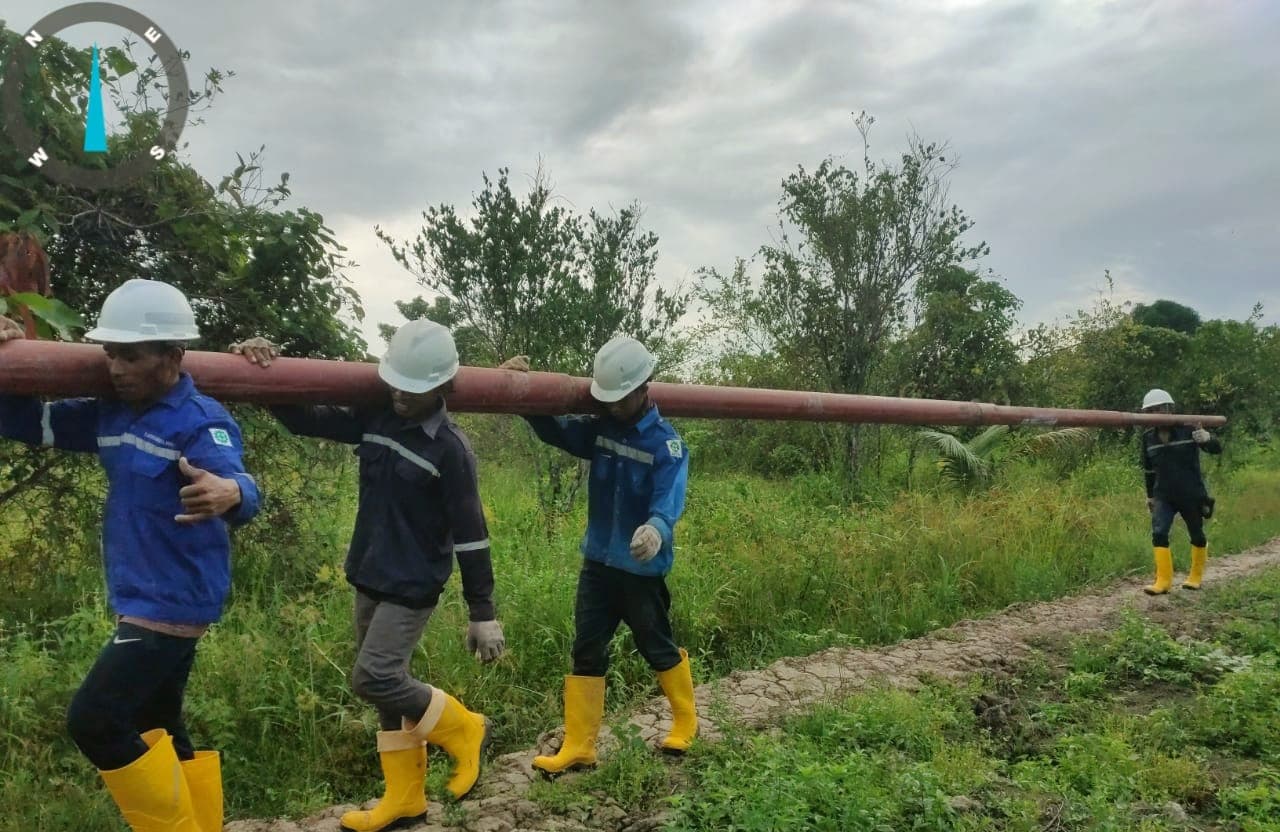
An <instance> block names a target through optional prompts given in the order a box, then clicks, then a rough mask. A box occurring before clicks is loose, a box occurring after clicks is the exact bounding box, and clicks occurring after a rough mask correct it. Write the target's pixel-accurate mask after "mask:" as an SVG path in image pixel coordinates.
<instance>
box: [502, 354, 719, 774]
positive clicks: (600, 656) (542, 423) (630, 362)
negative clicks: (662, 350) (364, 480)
mask: <svg viewBox="0 0 1280 832" xmlns="http://www.w3.org/2000/svg"><path fill="white" fill-rule="evenodd" d="M656 364H657V362H656V360H655V359H654V357H653V355H652V354H650V352H649V351H648V350H647V349H645V347H644V345H643V344H641V343H640V342H639V341H637V340H635V339H634V338H628V337H625V336H618V337H616V338H614V339H612V340H611V341H609V343H607V344H605V345H604V346H603V347H601V348H600V351H599V352H598V353H596V360H595V368H594V372H593V379H592V383H591V395H592V397H593V398H595V399H596V401H598V402H600V404H601V407H602V410H603V411H604V415H601V416H587V417H565V416H555V417H552V416H527V417H525V418H526V420H527V421H528V422H529V425H530V426H531V427H532V428H533V430H534V433H536V434H537V435H538V438H539V439H541V440H542V441H544V442H546V443H548V444H550V445H554V446H556V447H557V448H561V449H563V450H565V451H568V452H569V453H571V454H573V455H574V456H577V457H581V458H582V459H589V460H591V474H590V480H589V484H588V486H587V514H588V517H587V531H586V534H585V536H584V537H583V539H582V545H581V547H580V548H581V551H582V556H583V562H582V571H581V572H580V573H579V575H578V592H577V598H576V601H575V605H574V628H575V636H574V642H573V673H572V674H571V675H569V676H566V677H565V683H564V720H565V734H564V742H563V743H562V744H561V746H560V751H559V753H557V754H555V755H551V756H540V757H536V758H534V760H533V767H534V768H535V769H538V770H540V771H542V772H543V773H545V774H548V775H556V774H559V773H561V772H563V771H567V770H569V769H573V768H578V767H582V766H590V765H593V764H594V763H595V762H596V737H597V734H598V733H599V730H600V722H601V720H602V718H603V716H604V688H605V685H604V675H605V671H606V669H607V667H608V650H609V642H610V641H611V640H612V639H613V634H614V633H615V632H616V631H617V629H618V625H619V624H620V623H622V622H626V624H627V626H628V627H629V628H630V629H631V634H632V636H633V637H634V638H635V642H636V648H637V649H638V650H639V651H640V654H641V655H642V656H644V658H645V661H647V662H648V663H649V666H650V667H652V668H653V669H654V670H655V671H656V672H657V674H658V681H659V683H660V684H661V686H662V690H663V692H664V693H665V694H666V696H667V700H668V701H669V702H670V704H671V715H672V725H671V732H670V733H669V734H668V736H667V737H666V739H664V740H663V741H662V744H661V748H662V750H663V751H666V752H668V753H673V754H682V753H684V752H685V751H686V750H688V748H689V746H690V745H691V744H692V742H693V738H694V736H695V735H696V734H697V732H698V716H697V710H696V707H695V703H694V698H693V677H692V675H691V672H690V668H689V656H688V654H687V653H686V652H685V651H684V650H683V649H681V648H679V647H677V646H676V642H675V638H674V636H673V635H672V632H671V619H670V615H669V612H670V607H671V594H670V593H669V592H668V591H667V582H666V575H667V574H668V573H670V572H671V566H672V562H673V560H674V550H673V535H674V529H675V525H676V521H678V520H679V519H680V515H681V514H682V513H683V512H684V502H685V490H686V486H687V484H688V477H689V451H688V448H687V447H685V445H684V443H683V442H682V441H681V440H680V436H679V434H677V433H676V431H675V429H674V428H672V427H671V425H670V424H668V423H667V422H666V421H665V420H664V419H663V418H662V416H661V415H660V414H659V413H658V408H657V406H656V405H655V404H654V403H653V402H652V401H651V400H650V399H649V380H650V378H651V377H652V376H653V371H654V368H655V366H656ZM502 368H503V369H508V370H518V371H526V372H527V371H528V369H529V362H528V359H527V358H526V357H525V356H516V357H515V358H512V359H510V360H508V361H507V362H505V363H504V364H503V365H502Z"/></svg>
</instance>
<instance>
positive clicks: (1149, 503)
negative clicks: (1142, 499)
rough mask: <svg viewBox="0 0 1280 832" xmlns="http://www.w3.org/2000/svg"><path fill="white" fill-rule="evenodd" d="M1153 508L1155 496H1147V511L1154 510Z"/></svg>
mask: <svg viewBox="0 0 1280 832" xmlns="http://www.w3.org/2000/svg"><path fill="white" fill-rule="evenodd" d="M1155 510H1156V498H1155V497H1148V498H1147V511H1148V512H1154V511H1155Z"/></svg>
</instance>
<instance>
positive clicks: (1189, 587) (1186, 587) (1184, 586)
mask: <svg viewBox="0 0 1280 832" xmlns="http://www.w3.org/2000/svg"><path fill="white" fill-rule="evenodd" d="M1182 588H1183V589H1189V590H1191V591H1192V592H1199V591H1200V587H1198V586H1188V585H1187V584H1183V585H1182Z"/></svg>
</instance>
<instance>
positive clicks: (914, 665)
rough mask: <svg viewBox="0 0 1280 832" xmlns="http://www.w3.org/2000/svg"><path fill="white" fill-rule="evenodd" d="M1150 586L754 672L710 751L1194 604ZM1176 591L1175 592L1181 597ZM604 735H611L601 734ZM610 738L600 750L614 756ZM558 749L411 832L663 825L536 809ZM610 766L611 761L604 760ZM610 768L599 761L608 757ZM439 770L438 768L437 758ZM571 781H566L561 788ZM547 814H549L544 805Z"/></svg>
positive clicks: (525, 759) (707, 701) (725, 697)
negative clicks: (816, 708)
mask: <svg viewBox="0 0 1280 832" xmlns="http://www.w3.org/2000/svg"><path fill="white" fill-rule="evenodd" d="M1274 567H1280V538H1276V539H1273V540H1272V541H1270V542H1269V543H1266V544H1264V545H1262V546H1259V547H1257V548H1255V549H1252V550H1249V551H1248V552H1245V553H1242V554H1239V555H1234V556H1231V557H1227V558H1217V559H1213V560H1211V561H1210V571H1209V575H1208V579H1207V580H1206V583H1205V590H1204V592H1207V593H1211V592H1212V591H1213V586H1214V584H1216V583H1221V582H1226V581H1230V580H1232V579H1235V578H1241V577H1245V576H1249V575H1252V574H1256V573H1258V572H1260V571H1262V570H1264V569H1268V568H1274ZM1145 582H1146V576H1143V577H1142V578H1141V579H1138V578H1134V579H1129V580H1124V581H1120V582H1116V583H1113V584H1111V585H1109V586H1106V587H1103V588H1100V589H1097V590H1094V591H1091V592H1087V593H1084V594H1081V595H1076V596H1073V597H1070V598H1063V599H1059V600H1055V601H1046V602H1041V603H1020V604H1014V605H1012V606H1010V607H1008V608H1006V609H1005V610H1004V611H1002V612H1000V613H998V614H996V615H992V616H990V617H987V618H982V619H976V620H968V621H962V622H960V623H958V624H956V625H954V626H952V627H948V628H946V629H943V630H938V631H935V632H933V633H931V634H929V635H926V636H922V637H920V638H914V639H910V640H907V641H903V642H899V643H898V644H894V645H888V646H885V647H880V648H873V649H862V648H843V647H841V648H832V649H829V650H823V651H821V652H819V653H815V654H813V655H811V656H806V657H802V658H787V659H781V660H779V661H777V662H774V663H773V664H772V665H770V666H768V667H766V668H763V669H761V670H755V671H739V672H735V673H732V674H730V675H729V676H727V677H725V678H724V679H721V680H718V681H716V682H712V683H709V684H705V685H700V686H699V687H698V689H697V698H698V705H699V709H700V712H701V717H702V733H701V736H702V737H703V738H704V740H714V739H715V738H716V737H718V736H719V734H720V732H719V729H718V727H717V724H718V723H722V722H724V721H726V720H728V721H732V722H733V723H736V724H739V725H743V726H746V727H753V728H764V727H767V726H771V725H772V724H774V723H775V722H776V721H777V720H778V719H780V718H781V717H783V716H786V715H787V714H789V713H792V712H796V711H800V710H804V709H806V708H809V707H811V706H813V705H816V704H818V703H821V702H824V701H827V700H831V699H838V698H841V697H846V696H849V695H850V694H853V693H857V692H859V691H861V690H864V689H867V688H869V687H872V686H874V685H883V684H888V685H891V686H894V687H899V688H904V689H908V690H914V689H916V688H918V687H920V685H921V683H922V680H925V679H928V678H941V679H959V678H962V677H964V676H967V675H970V674H976V673H986V674H1002V673H1006V672H1008V671H1010V670H1012V669H1014V668H1015V667H1016V666H1017V665H1018V664H1019V662H1020V661H1021V660H1023V659H1025V658H1026V657H1027V656H1028V655H1030V654H1031V652H1032V650H1033V647H1032V645H1033V644H1035V643H1036V642H1038V641H1041V640H1043V639H1046V638H1058V637H1061V636H1063V635H1072V634H1083V633H1088V632H1092V631H1098V630H1104V629H1107V628H1109V627H1110V626H1111V625H1112V624H1113V623H1114V621H1115V620H1116V617H1117V615H1118V614H1119V613H1120V612H1121V611H1122V610H1124V609H1126V608H1134V609H1136V610H1138V611H1140V612H1158V611H1160V610H1161V609H1162V608H1164V609H1167V610H1168V611H1170V612H1172V611H1174V610H1175V609H1176V607H1177V606H1179V605H1184V604H1194V603H1196V599H1197V598H1198V597H1199V596H1198V594H1197V593H1194V592H1190V591H1185V590H1177V589H1175V590H1174V592H1173V593H1172V594H1170V595H1167V596H1158V597H1149V596H1146V595H1144V594H1143V593H1142V592H1141V591H1140V586H1141V585H1142V584H1143V583H1145ZM1176 586H1177V583H1175V587H1176ZM665 712H666V703H665V700H663V699H660V698H655V699H653V700H651V701H650V702H648V703H647V704H645V705H644V706H643V707H641V708H640V709H639V710H638V711H637V712H636V713H635V714H634V715H633V716H632V718H631V724H632V725H633V726H635V728H636V729H638V733H639V737H640V738H641V739H642V740H644V741H645V742H647V743H652V742H653V741H654V740H655V739H657V738H658V737H659V736H660V735H662V734H663V733H665V731H666V730H667V726H666V725H665V724H664V719H663V715H664V714H665ZM606 733H607V731H606ZM609 741H610V740H609V738H608V737H604V738H602V747H603V748H605V749H607V748H608V744H609ZM558 744H559V732H558V731H557V732H552V733H549V734H546V735H544V736H543V737H542V738H541V739H540V741H539V743H538V745H537V747H536V748H534V749H529V750H527V751H521V752H517V753H512V754H506V755H503V756H501V757H499V758H497V759H495V760H492V761H490V762H489V764H488V766H487V767H486V770H485V773H484V775H483V777H482V780H481V783H480V785H479V786H477V787H476V791H475V792H474V793H473V794H474V796H473V797H472V798H470V799H468V800H467V801H465V802H464V803H462V804H459V805H458V806H456V807H449V806H444V805H441V804H440V803H438V802H433V803H432V805H431V809H430V811H429V812H428V815H427V818H426V820H425V821H424V822H423V823H421V824H419V825H418V826H417V827H415V828H416V829H419V830H423V831H424V832H429V831H430V830H442V829H466V830H471V832H514V831H515V830H583V829H606V830H618V832H641V830H648V829H653V828H655V827H656V826H657V825H658V824H659V823H660V819H658V818H652V817H646V818H641V819H636V818H634V817H630V816H628V814H627V812H626V811H624V810H623V809H622V808H621V807H620V806H618V805H616V804H613V803H611V802H610V801H608V800H604V801H601V802H599V803H597V804H596V805H594V806H592V807H591V808H590V809H589V810H588V811H585V812H575V813H572V814H573V816H572V817H566V816H564V814H562V813H559V812H556V811H554V810H553V809H551V808H548V807H547V806H546V805H543V804H540V803H538V802H535V801H533V800H531V799H529V796H528V791H529V787H530V785H531V784H532V783H533V782H534V780H535V775H534V773H533V771H532V770H531V769H530V767H529V760H530V759H531V758H532V757H533V756H534V755H535V754H539V753H549V752H550V751H552V750H553V749H554V748H556V747H558ZM606 754H607V751H606ZM602 756H604V755H602ZM433 759H437V756H436V755H433ZM573 776H575V775H567V776H566V779H568V778H572V777H573ZM544 803H545V802H544ZM351 808H352V807H351V806H335V807H332V808H330V809H328V810H326V811H324V812H322V813H320V814H319V815H316V816H314V817H311V818H307V819H305V820H302V821H289V820H274V821H263V820H246V821H236V822H234V823H231V824H229V825H228V826H227V830H228V832H336V830H337V829H338V818H339V817H340V816H341V815H342V813H343V812H344V811H347V810H349V809H351Z"/></svg>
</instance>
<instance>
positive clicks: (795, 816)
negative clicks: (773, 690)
mask: <svg viewBox="0 0 1280 832" xmlns="http://www.w3.org/2000/svg"><path fill="white" fill-rule="evenodd" d="M1278 613H1280V571H1271V572H1269V573H1265V574H1264V575H1262V576H1259V577H1256V578H1252V579H1247V580H1244V581H1239V582H1236V583H1233V584H1231V585H1228V586H1223V587H1219V588H1216V589H1215V591H1214V592H1213V593H1212V594H1211V595H1206V596H1205V597H1204V599H1203V603H1201V604H1198V605H1196V606H1194V607H1184V608H1183V609H1182V610H1175V611H1173V612H1167V613H1165V614H1163V615H1162V616H1161V617H1160V618H1158V619H1157V620H1149V619H1144V618H1140V617H1138V616H1137V615H1135V614H1130V615H1129V616H1128V617H1127V618H1126V620H1125V621H1124V623H1123V624H1122V626H1120V627H1119V628H1118V629H1116V630H1114V631H1112V632H1111V633H1108V634H1106V635H1098V636H1094V637H1089V638H1085V639H1079V640H1075V641H1064V642H1061V643H1057V644H1050V645H1045V647H1044V650H1043V652H1042V653H1041V654H1040V656H1039V657H1038V659H1037V660H1036V661H1033V662H1032V663H1031V664H1030V666H1028V667H1027V668H1026V669H1025V670H1024V671H1023V672H1021V673H1020V674H1019V675H1018V676H1017V677H1016V678H1014V679H1000V680H999V681H998V682H996V681H992V680H983V679H976V680H974V681H972V682H971V683H969V684H967V685H964V686H956V685H950V684H944V683H937V684H934V685H932V686H929V687H926V688H925V689H924V690H923V691H922V692H919V693H904V692H901V691H896V690H882V691H876V692H872V693H868V694H866V695H862V696H858V697H856V698H853V699H850V700H848V701H846V702H843V703H839V704H836V705H831V706H827V707H823V708H821V709H818V710H815V711H813V712H810V713H807V714H804V715H801V716H797V717H795V718H793V719H790V720H789V721H787V722H786V723H785V724H783V725H781V726H779V730H778V731H776V732H772V733H756V732H743V733H740V734H738V735H734V734H730V736H728V737H727V739H726V741H724V742H721V743H717V744H714V745H708V746H703V747H700V748H699V749H698V750H697V751H695V752H694V753H693V754H692V755H691V756H690V757H688V758H687V760H686V761H685V764H684V765H683V766H680V767H678V768H676V767H671V766H668V765H664V764H663V763H662V762H661V761H659V760H657V759H655V758H654V757H653V755H651V754H645V753H643V751H642V750H640V749H636V748H634V747H632V748H628V749H624V751H623V753H622V754H620V755H618V756H617V758H616V759H614V760H612V761H611V762H610V763H608V764H607V765H605V766H604V767H603V768H601V769H600V770H598V771H596V772H593V773H592V774H590V775H587V776H586V777H583V778H581V779H580V780H578V781H577V782H576V783H574V784H573V785H571V786H569V787H568V788H565V787H557V786H554V785H551V786H542V785H539V786H536V787H535V792H534V794H535V795H536V797H537V799H539V800H541V801H543V802H544V803H546V804H548V805H554V806H558V807H560V808H562V809H564V810H565V811H570V812H571V811H573V808H574V807H575V806H576V805H578V804H580V803H581V802H583V801H589V800H591V799H593V793H594V792H597V791H598V792H601V793H607V794H610V795H612V796H615V798H616V799H620V800H624V801H628V802H627V803H626V804H625V805H627V808H629V809H630V810H631V811H633V812H638V813H640V812H651V811H654V810H656V809H660V808H666V809H667V810H670V811H671V812H672V818H671V820H670V822H669V823H668V824H667V825H666V826H665V827H664V828H666V829H667V830H669V831H670V832H692V831H693V830H709V829H716V830H734V832H756V830H759V832H765V830H782V829H786V830H819V831H825V830H830V832H848V831H850V830H899V829H915V830H939V832H942V831H943V830H956V831H957V832H968V831H970V830H971V831H972V832H978V830H1010V832H1012V830H1026V831H1027V832H1031V831H1032V830H1046V829H1047V830H1064V831H1065V830H1086V829H1087V830H1153V831H1154V830H1224V831H1225V830H1238V832H1264V830H1276V829H1280V614H1278ZM672 792H674V793H675V794H674V796H672V797H669V798H666V799H661V798H660V797H658V798H657V799H655V796H661V795H664V794H672Z"/></svg>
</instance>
